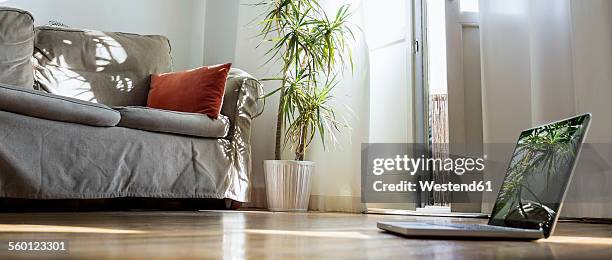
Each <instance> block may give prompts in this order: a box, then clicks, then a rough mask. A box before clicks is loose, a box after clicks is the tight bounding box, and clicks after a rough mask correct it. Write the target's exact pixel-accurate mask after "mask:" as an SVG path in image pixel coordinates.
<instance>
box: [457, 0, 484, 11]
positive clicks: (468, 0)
mask: <svg viewBox="0 0 612 260" xmlns="http://www.w3.org/2000/svg"><path fill="white" fill-rule="evenodd" d="M459 6H460V9H461V12H462V13H478V12H479V11H480V10H479V6H478V0H460V2H459Z"/></svg>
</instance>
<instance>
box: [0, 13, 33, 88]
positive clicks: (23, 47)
mask: <svg viewBox="0 0 612 260" xmlns="http://www.w3.org/2000/svg"><path fill="white" fill-rule="evenodd" d="M32 52H34V18H32V15H31V14H30V13H28V12H26V11H23V10H19V9H15V8H10V7H0V83H2V84H9V85H13V86H18V87H22V88H27V89H32V86H33V85H34V71H33V70H32V62H31V60H32Z"/></svg>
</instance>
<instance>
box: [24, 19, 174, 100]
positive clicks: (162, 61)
mask: <svg viewBox="0 0 612 260" xmlns="http://www.w3.org/2000/svg"><path fill="white" fill-rule="evenodd" d="M35 31H36V38H35V42H34V58H35V60H34V76H35V79H36V87H38V88H40V89H42V90H45V91H48V92H50V93H53V94H57V95H62V96H67V97H72V98H78V99H81V100H86V101H92V102H97V103H101V104H104V105H108V106H144V105H146V103H147V95H148V92H149V85H150V75H151V74H156V73H165V72H169V71H171V69H172V68H171V67H172V59H171V57H170V43H169V42H168V39H167V38H166V37H163V36H156V35H137V34H128V33H118V32H100V31H92V30H75V29H66V28H61V27H48V26H43V27H37V28H36V30H35Z"/></svg>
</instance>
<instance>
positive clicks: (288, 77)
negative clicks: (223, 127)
mask: <svg viewBox="0 0 612 260" xmlns="http://www.w3.org/2000/svg"><path fill="white" fill-rule="evenodd" d="M258 5H263V6H265V7H266V12H265V13H264V14H263V15H262V17H263V20H262V21H261V23H260V26H261V34H260V36H261V37H262V38H263V40H264V41H269V42H271V43H272V45H271V47H270V48H269V49H268V50H267V55H269V56H270V59H269V60H268V61H267V63H270V62H279V63H280V65H281V71H280V76H279V77H277V78H272V79H264V80H277V81H280V87H278V88H277V89H274V90H273V91H270V92H269V93H267V94H266V95H265V96H264V98H269V97H271V96H273V95H275V94H279V96H280V100H279V106H278V113H277V121H276V140H275V142H276V143H275V160H267V161H265V162H264V172H265V177H266V187H267V195H268V207H269V209H270V210H272V211H306V210H307V208H308V200H309V198H310V186H311V178H312V174H313V172H314V168H315V163H314V162H310V161H306V152H307V151H308V148H309V147H310V145H311V143H312V141H313V139H315V137H316V135H317V134H318V135H319V137H320V138H321V141H322V143H323V146H324V148H326V144H327V143H329V142H332V143H335V142H336V137H335V134H336V133H337V132H338V131H339V130H340V128H341V127H345V126H346V124H344V123H342V122H340V121H339V120H337V118H336V113H335V111H334V108H333V107H332V106H331V103H330V102H331V101H332V100H333V95H332V94H333V93H332V90H333V89H334V87H335V86H336V85H337V84H338V74H339V73H342V72H343V71H344V69H345V67H346V66H345V65H350V67H351V69H352V66H353V64H352V59H351V53H350V48H349V47H348V41H349V40H351V39H354V35H353V33H352V31H351V29H350V28H349V25H348V18H349V17H350V13H349V8H350V5H344V6H342V7H340V8H339V9H338V10H337V11H336V12H335V14H333V15H332V16H328V14H327V13H326V12H325V10H324V9H323V8H322V7H321V5H320V4H319V3H318V1H317V0H264V1H263V2H260V3H259V4H258ZM286 146H288V147H289V148H290V149H291V151H292V152H293V153H294V154H295V157H294V158H293V160H281V159H282V158H281V154H282V149H283V148H284V147H286Z"/></svg>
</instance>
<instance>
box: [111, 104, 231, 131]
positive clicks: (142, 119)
mask: <svg viewBox="0 0 612 260" xmlns="http://www.w3.org/2000/svg"><path fill="white" fill-rule="evenodd" d="M114 109H116V110H117V111H119V113H121V121H120V122H119V125H118V126H121V127H127V128H132V129H140V130H145V131H151V132H162V133H171V134H180V135H189V136H197V137H205V138H223V137H225V136H227V133H228V131H229V127H230V123H229V119H228V118H227V117H226V116H223V115H220V116H219V118H217V119H212V118H210V117H208V116H206V115H203V114H197V113H186V112H176V111H169V110H161V109H155V108H148V107H133V106H132V107H115V108H114Z"/></svg>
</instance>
